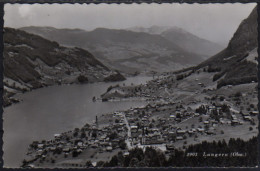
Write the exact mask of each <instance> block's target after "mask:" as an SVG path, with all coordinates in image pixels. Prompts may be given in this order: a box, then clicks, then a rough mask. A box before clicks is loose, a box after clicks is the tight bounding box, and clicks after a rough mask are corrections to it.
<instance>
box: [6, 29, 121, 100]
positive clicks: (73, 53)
mask: <svg viewBox="0 0 260 171" xmlns="http://www.w3.org/2000/svg"><path fill="white" fill-rule="evenodd" d="M4 31H5V32H4V61H3V62H4V86H5V97H4V99H5V102H6V103H5V104H8V98H7V97H10V96H12V95H14V94H15V93H17V92H25V91H29V90H31V89H35V88H40V87H43V86H49V85H55V84H70V83H85V82H96V81H110V79H112V80H111V81H116V80H123V79H124V77H123V76H122V75H120V74H119V73H118V72H116V71H112V70H110V69H109V68H108V67H106V66H105V65H104V64H102V63H101V62H100V61H98V60H97V59H96V58H95V57H94V56H93V55H92V54H91V53H89V52H88V51H86V50H83V49H80V48H68V47H62V46H60V45H59V44H58V43H56V42H51V41H49V40H46V39H44V38H42V37H40V36H37V35H33V34H29V33H27V32H25V31H22V30H18V29H12V28H5V29H4ZM9 100H10V99H9Z"/></svg>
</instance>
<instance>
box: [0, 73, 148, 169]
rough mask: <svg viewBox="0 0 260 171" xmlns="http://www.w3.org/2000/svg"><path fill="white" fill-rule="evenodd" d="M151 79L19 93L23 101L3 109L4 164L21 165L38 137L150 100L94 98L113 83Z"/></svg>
mask: <svg viewBox="0 0 260 171" xmlns="http://www.w3.org/2000/svg"><path fill="white" fill-rule="evenodd" d="M151 79H152V77H146V76H138V77H130V78H127V80H125V81H121V82H113V83H92V84H84V85H76V84H75V85H60V86H51V87H46V88H41V89H37V90H33V91H31V92H27V93H25V94H18V95H16V96H15V97H17V98H19V99H22V102H20V103H18V104H15V105H12V106H9V107H7V108H4V113H3V119H4V122H3V128H4V136H3V141H4V144H3V150H4V156H3V158H4V167H11V168H14V167H20V166H21V163H22V160H23V159H24V158H25V154H26V152H27V148H28V145H29V144H30V143H32V141H34V140H37V141H41V140H44V139H45V140H49V139H52V138H54V137H53V135H54V134H56V133H62V132H65V131H69V130H73V129H74V128H76V127H78V128H80V127H82V126H83V125H84V124H85V123H87V122H88V123H90V122H92V121H93V120H94V119H95V117H96V115H98V116H100V115H102V114H105V113H109V112H113V111H117V110H126V109H129V108H131V107H140V106H142V105H144V104H146V103H147V102H145V101H140V100H135V101H116V102H99V101H97V102H92V97H93V96H96V97H99V96H100V95H101V94H102V93H104V92H105V91H106V90H107V88H108V87H109V86H111V85H116V84H120V85H122V84H123V83H124V84H125V85H130V84H131V83H133V84H134V85H137V84H142V83H145V82H146V81H148V80H151Z"/></svg>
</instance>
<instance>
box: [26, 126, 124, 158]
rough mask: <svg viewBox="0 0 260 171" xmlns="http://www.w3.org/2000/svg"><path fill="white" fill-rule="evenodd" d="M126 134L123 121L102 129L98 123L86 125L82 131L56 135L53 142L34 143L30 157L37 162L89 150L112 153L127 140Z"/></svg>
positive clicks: (30, 149) (30, 147)
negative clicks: (49, 156) (48, 156)
mask: <svg viewBox="0 0 260 171" xmlns="http://www.w3.org/2000/svg"><path fill="white" fill-rule="evenodd" d="M126 133H127V128H126V127H125V124H124V123H123V122H122V121H120V122H118V123H113V124H110V125H108V126H104V127H102V128H98V124H97V123H94V124H92V125H88V124H86V126H84V127H83V128H82V129H75V130H74V131H68V132H65V133H62V134H55V135H54V139H52V140H48V141H42V142H38V141H35V142H33V143H32V144H31V145H30V146H29V149H28V151H29V152H28V155H30V156H31V160H35V159H45V158H46V155H47V154H48V153H49V154H51V155H54V154H56V155H59V154H63V155H64V156H65V157H68V156H69V155H70V154H71V155H72V156H73V153H75V152H76V153H77V154H80V153H82V152H83V151H84V150H85V149H88V148H93V149H96V150H97V152H99V153H102V152H111V151H112V150H114V149H116V148H119V141H120V140H125V138H126V136H127V134H126Z"/></svg>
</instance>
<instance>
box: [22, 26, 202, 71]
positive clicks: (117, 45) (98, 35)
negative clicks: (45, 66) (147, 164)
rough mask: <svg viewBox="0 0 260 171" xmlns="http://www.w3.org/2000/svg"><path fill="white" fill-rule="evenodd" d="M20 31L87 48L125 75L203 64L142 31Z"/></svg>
mask: <svg viewBox="0 0 260 171" xmlns="http://www.w3.org/2000/svg"><path fill="white" fill-rule="evenodd" d="M21 29H22V30H24V31H27V32H30V33H33V34H37V35H40V36H43V37H45V38H47V39H49V40H52V41H57V42H59V43H60V44H62V45H65V46H76V47H81V48H83V49H86V50H88V51H90V52H91V53H92V54H94V55H95V56H96V57H97V58H98V59H99V60H100V61H102V62H103V63H104V64H106V65H107V66H109V67H111V68H114V69H117V70H119V71H122V72H125V73H134V72H136V71H137V72H142V71H157V72H165V71H172V70H177V69H181V68H184V67H188V66H193V65H196V64H199V63H200V62H202V61H203V58H202V56H201V55H197V54H194V53H192V52H189V51H186V50H184V49H183V48H182V47H180V46H179V45H176V44H174V43H173V42H171V41H169V40H167V39H166V38H164V37H162V36H161V35H155V34H148V33H144V32H133V31H127V30H115V29H105V28H97V29H95V30H93V31H89V32H88V31H84V30H80V29H55V28H51V27H24V28H21Z"/></svg>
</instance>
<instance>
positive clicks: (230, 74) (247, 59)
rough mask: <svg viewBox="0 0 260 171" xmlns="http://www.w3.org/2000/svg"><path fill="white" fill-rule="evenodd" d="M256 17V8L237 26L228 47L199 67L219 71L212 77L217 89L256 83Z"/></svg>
mask: <svg viewBox="0 0 260 171" xmlns="http://www.w3.org/2000/svg"><path fill="white" fill-rule="evenodd" d="M257 16H258V15H257V7H256V8H255V9H254V10H253V11H252V12H251V14H250V15H249V17H248V18H247V19H245V20H244V21H242V23H241V24H240V25H239V27H238V29H237V31H236V32H235V34H234V36H233V37H232V39H231V40H230V42H229V44H228V47H227V48H226V49H224V50H223V51H222V52H220V53H219V54H217V55H215V56H213V57H212V58H210V59H209V60H207V61H205V62H203V63H201V64H200V65H199V67H202V66H208V67H212V68H219V69H220V71H219V72H218V73H217V74H216V75H215V77H214V81H218V87H221V86H223V85H228V84H231V85H235V84H241V83H249V82H252V81H257V71H258V70H257V63H258V53H257V47H258V40H257V37H258V31H257V26H258V24H257V23H258V22H257V18H258V17H257Z"/></svg>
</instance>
